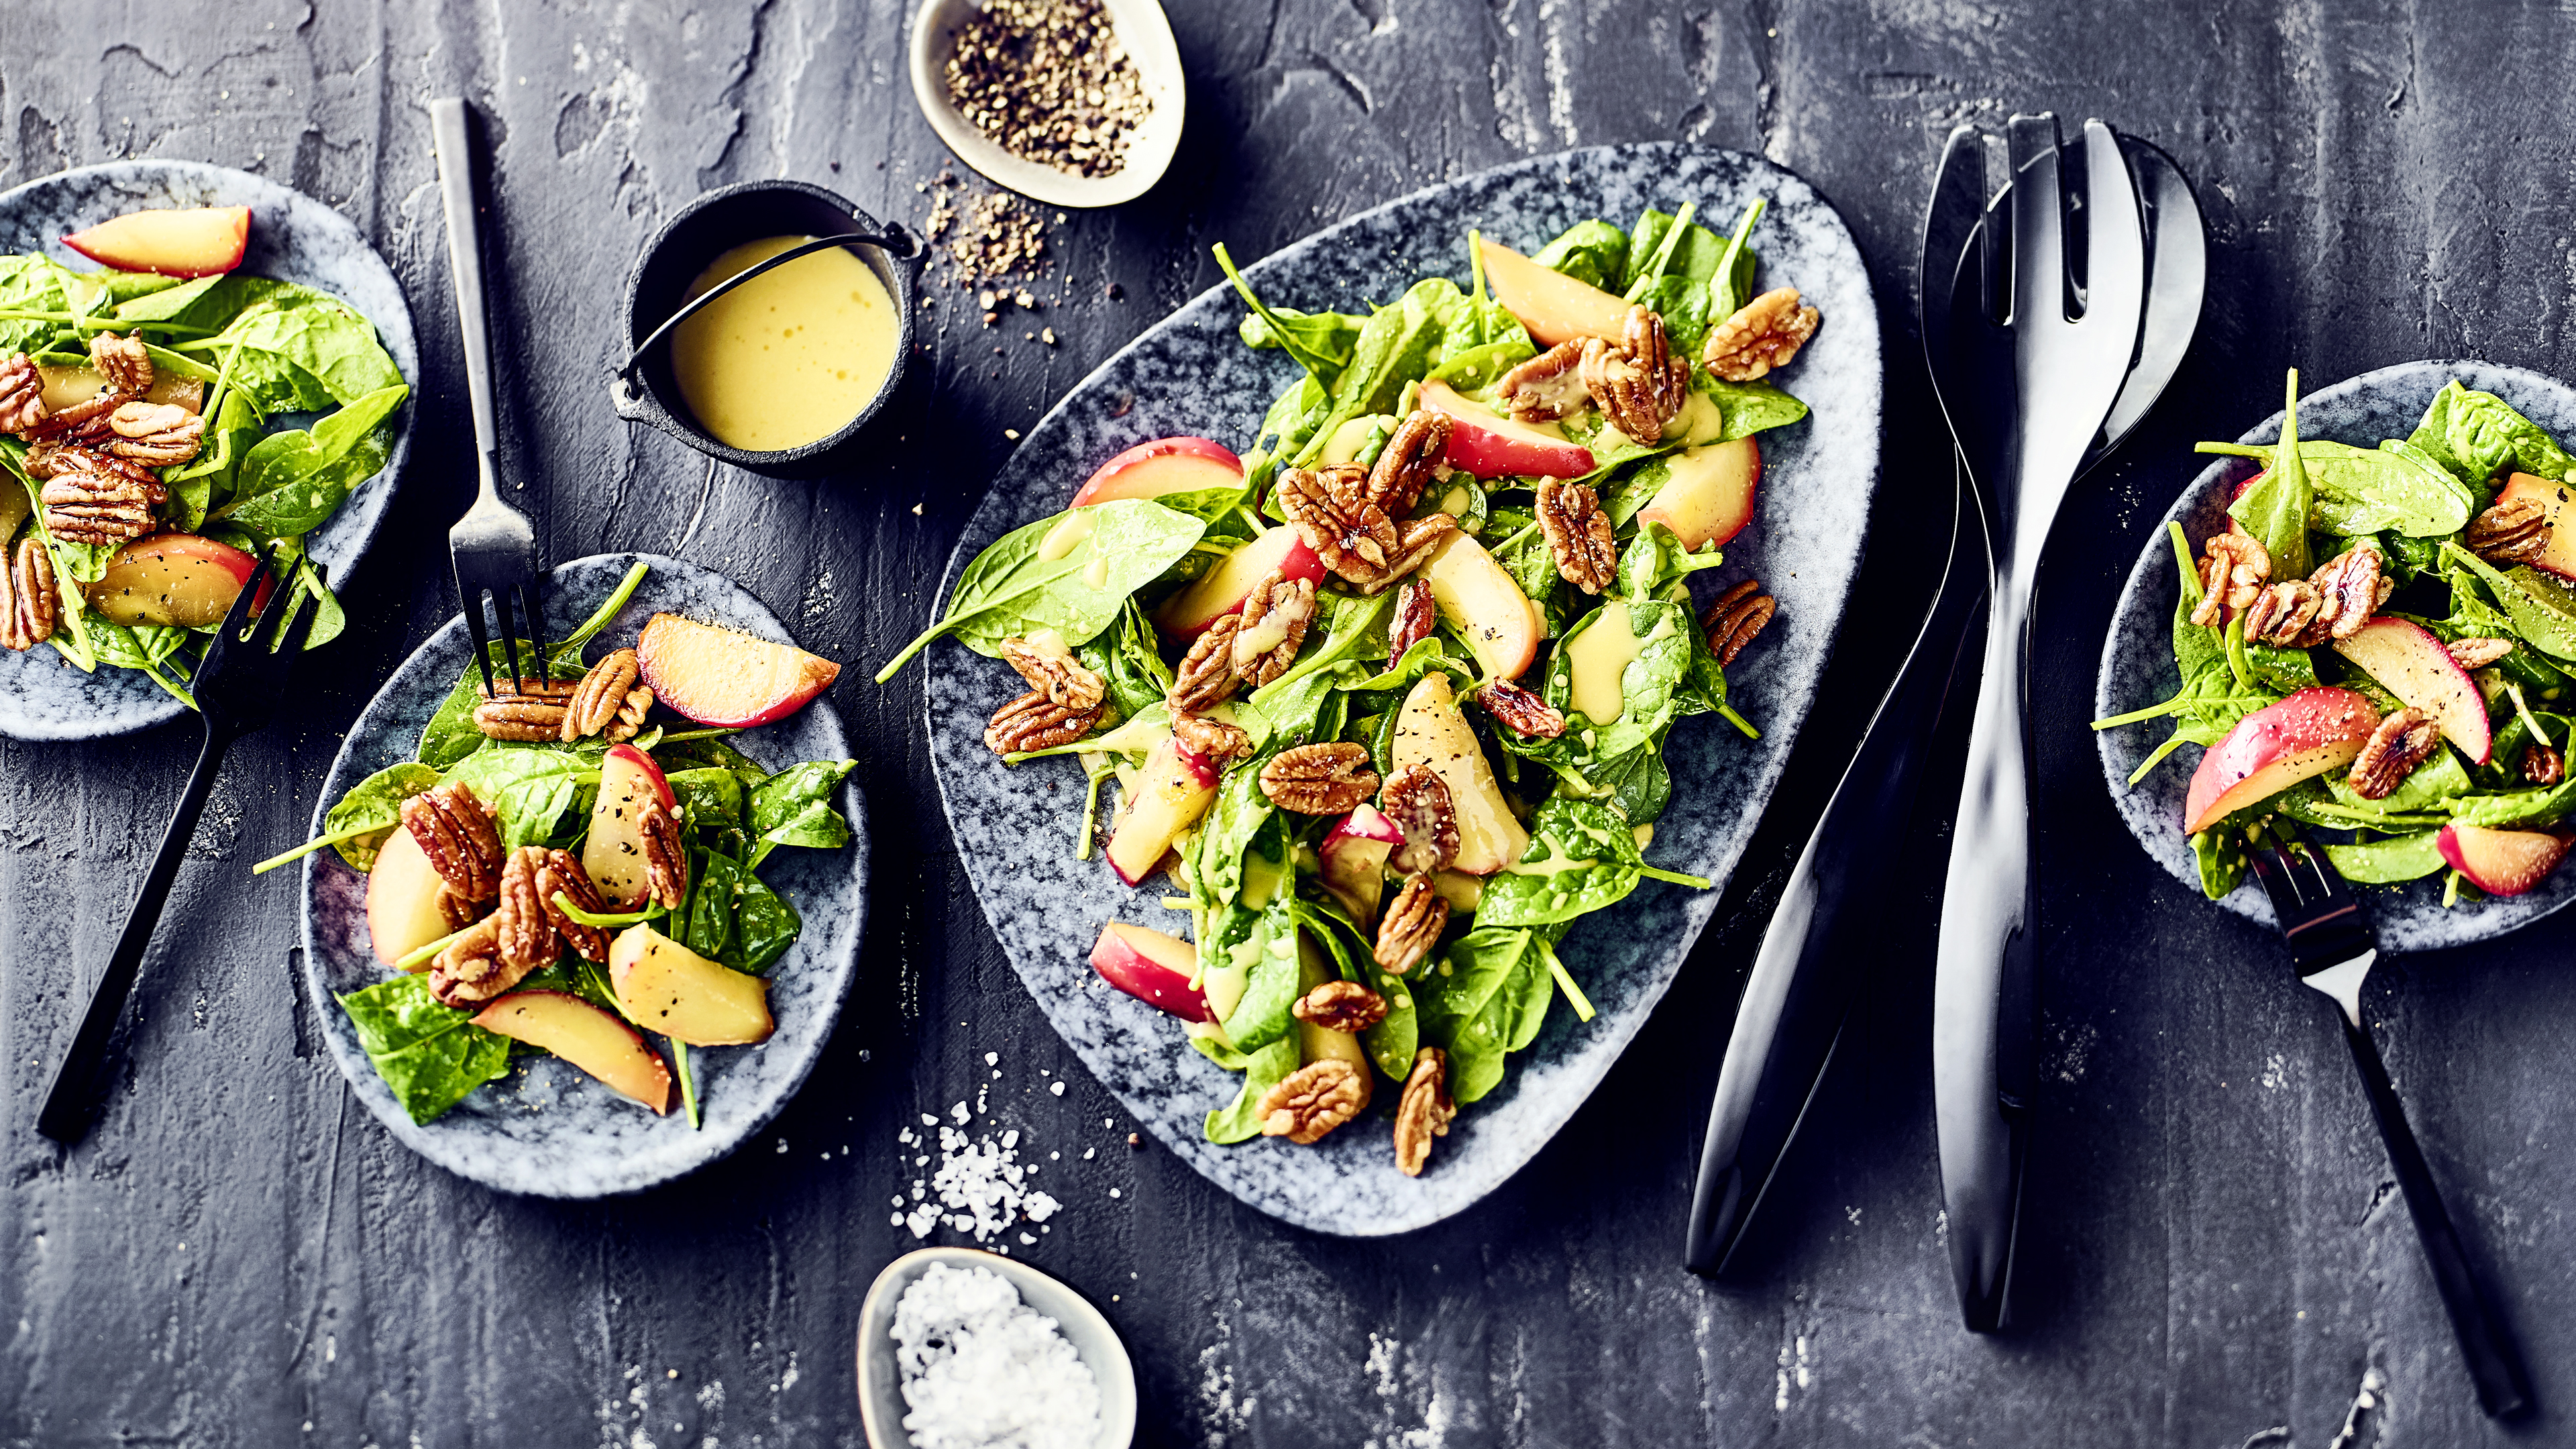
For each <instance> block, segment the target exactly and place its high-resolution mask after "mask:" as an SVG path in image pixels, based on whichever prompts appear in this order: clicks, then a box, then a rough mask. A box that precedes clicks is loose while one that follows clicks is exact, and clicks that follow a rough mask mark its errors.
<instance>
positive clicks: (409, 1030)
mask: <svg viewBox="0 0 2576 1449" xmlns="http://www.w3.org/2000/svg"><path fill="white" fill-rule="evenodd" d="M340 1005H341V1007H342V1009H344V1010H346V1011H347V1012H348V1013H349V1024H350V1025H351V1026H353V1027H355V1028H356V1029H357V1033H358V1045H359V1046H360V1047H361V1048H362V1049H364V1050H365V1052H366V1054H367V1060H369V1061H371V1062H373V1063H375V1067H376V1075H378V1076H380V1077H382V1078H384V1079H385V1085H386V1086H388V1087H391V1088H392V1089H393V1093H394V1100H395V1101H397V1102H400V1103H401V1104H402V1107H403V1110H404V1111H405V1112H408V1113H410V1114H411V1120H413V1121H414V1122H431V1121H435V1120H437V1119H438V1118H439V1117H440V1116H442V1115H444V1114H445V1113H446V1112H447V1110H448V1109H449V1108H451V1107H453V1106H455V1105H456V1104H457V1103H459V1102H461V1101H463V1100H465V1097H466V1094H468V1093H470V1092H472V1091H473V1090H474V1089H475V1088H477V1087H479V1086H481V1085H483V1084H484V1083H485V1082H489V1081H495V1080H498V1079H499V1078H500V1076H501V1074H502V1073H503V1072H506V1071H508V1070H509V1066H510V1039H509V1038H508V1037H505V1036H502V1035H501V1034H499V1033H498V1032H492V1031H486V1030H484V1029H483V1028H482V1027H479V1026H476V1025H475V1024H474V1023H473V1020H472V1019H471V1018H470V1017H469V1016H468V1015H467V1014H466V1013H464V1012H461V1011H452V1010H450V1009H448V1008H447V1007H444V1006H441V1005H439V1004H438V999H437V998H436V997H433V996H431V995H430V994H429V982H428V981H427V979H426V978H424V977H421V976H417V975H411V976H397V977H395V978H394V979H393V980H391V981H385V982H380V983H378V984H377V985H374V986H370V987H368V988H366V989H365V990H363V991H352V992H350V993H348V994H347V995H345V996H343V997H341V998H340Z"/></svg>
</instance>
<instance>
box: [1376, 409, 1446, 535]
mask: <svg viewBox="0 0 2576 1449" xmlns="http://www.w3.org/2000/svg"><path fill="white" fill-rule="evenodd" d="M1448 450H1449V415H1448V414H1447V413H1437V412H1433V411H1432V410H1431V409H1429V408H1415V409H1414V410H1413V411H1412V413H1411V414H1409V415H1407V416H1406V418H1405V420H1404V421H1403V422H1401V423H1398V424H1396V428H1395V436H1394V437H1391V438H1389V439H1387V440H1386V446H1385V447H1384V448H1383V449H1380V450H1379V452H1378V455H1377V462H1376V463H1375V464H1374V465H1373V466H1371V467H1370V469H1369V476H1368V498H1369V501H1370V502H1372V503H1375V504H1376V505H1377V506H1378V507H1380V508H1383V509H1385V510H1386V512H1387V516H1388V517H1390V518H1401V517H1403V516H1404V515H1406V514H1408V513H1411V512H1412V511H1413V508H1414V505H1415V504H1417V503H1420V502H1421V501H1422V490H1423V489H1424V488H1426V487H1428V486H1430V484H1431V481H1432V479H1433V478H1435V477H1437V476H1438V475H1439V474H1440V472H1441V471H1443V470H1444V469H1445V468H1446V466H1447V465H1446V464H1443V463H1442V462H1441V461H1440V457H1441V455H1442V454H1443V453H1446V452H1447V451H1448Z"/></svg>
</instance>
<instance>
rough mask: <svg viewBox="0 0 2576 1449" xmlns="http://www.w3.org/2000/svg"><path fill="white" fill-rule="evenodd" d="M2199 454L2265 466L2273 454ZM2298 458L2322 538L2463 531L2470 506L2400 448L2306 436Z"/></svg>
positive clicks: (2436, 469) (2440, 474)
mask: <svg viewBox="0 0 2576 1449" xmlns="http://www.w3.org/2000/svg"><path fill="white" fill-rule="evenodd" d="M2199 451H2201V452H2203V453H2223V454H2231V455H2233V456H2236V457H2240V458H2253V459H2256V460H2258V461H2260V462H2261V463H2262V464H2263V466H2264V467H2266V468H2269V467H2270V466H2271V465H2272V461H2273V459H2274V458H2275V457H2276V456H2277V455H2278V454H2279V452H2280V450H2279V449H2278V448H2275V447H2267V446H2263V445H2259V444H2245V443H2202V444H2201V445H2200V446H2199ZM2299 461H2300V464H2301V466H2302V467H2303V468H2304V470H2305V471H2306V473H2307V476H2308V487H2309V489H2310V492H2311V495H2312V502H2311V504H2310V507H2311V509H2312V515H2311V518H2310V523H2311V526H2313V527H2314V528H2316V529H2318V530H2320V531H2322V532H2326V533H2342V534H2353V533H2378V532H2380V531H2382V530H2386V531H2389V532H2392V533H2397V534H2401V535H2404V536H2406V537H2410V538H2438V537H2440V536H2441V535H2443V534H2449V533H2457V532H2459V531H2460V530H2461V529H2463V528H2465V527H2467V526H2468V522H2469V514H2470V511H2471V509H2470V505H2471V504H2472V503H2473V502H2474V501H2475V500H2474V499H2473V498H2472V497H2471V496H2470V494H2469V492H2468V490H2467V489H2466V488H2464V487H2462V486H2461V485H2460V481H2459V480H2458V479H2456V478H2454V477H2452V476H2451V475H2450V473H2449V472H2448V471H2447V470H2445V469H2443V468H2442V467H2441V466H2440V465H2439V464H2436V463H2434V462H2433V461H2432V460H2431V459H2429V458H2426V457H2425V456H2424V455H2423V454H2422V453H2420V452H2418V451H2416V450H2414V449H2412V448H2408V447H2406V446H2405V445H2404V444H2393V445H2392V444H2387V443H2383V444H2381V445H2380V446H2379V447H2376V448H2356V447H2354V446H2353V445H2351V444H2350V443H2336V442H2329V441H2325V440H2323V439H2311V440H2309V441H2306V442H2303V443H2301V444H2299Z"/></svg>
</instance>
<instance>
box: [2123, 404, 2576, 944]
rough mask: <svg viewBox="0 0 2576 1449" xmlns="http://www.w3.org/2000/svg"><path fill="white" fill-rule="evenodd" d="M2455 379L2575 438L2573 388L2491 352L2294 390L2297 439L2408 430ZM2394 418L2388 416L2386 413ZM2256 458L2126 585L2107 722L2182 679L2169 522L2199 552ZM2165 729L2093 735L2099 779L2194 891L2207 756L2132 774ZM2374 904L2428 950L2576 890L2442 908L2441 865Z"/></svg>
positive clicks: (2382, 923) (2270, 426) (2487, 933)
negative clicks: (2199, 773) (2185, 812)
mask: <svg viewBox="0 0 2576 1449" xmlns="http://www.w3.org/2000/svg"><path fill="white" fill-rule="evenodd" d="M2455 377H2456V378H2458V379H2459V380H2460V383H2461V385H2462V386H2465V387H2468V388H2471V389H2474V390H2476V391H2479V392H2491V393H2494V394H2495V395H2496V396H2498V397H2500V398H2503V399H2504V400H2505V401H2506V402H2508V403H2511V404H2513V405H2514V406H2515V407H2516V408H2519V409H2521V410H2522V411H2523V413H2524V414H2525V415H2527V416H2529V417H2530V418H2531V419H2532V421H2534V422H2536V423H2538V424H2540V425H2541V426H2542V427H2543V428H2546V429H2548V431H2549V432H2550V433H2551V435H2553V436H2555V437H2559V438H2571V437H2576V388H2571V387H2569V386H2568V385H2567V384H2566V383H2563V382H2560V381H2558V380H2557V379H2556V378H2552V377H2547V376H2544V375H2542V374H2540V373H2537V372H2531V371H2528V370H2526V369H2523V368H2519V367H2505V366H2502V365H2500V364H2497V363H2492V362H2471V361H2442V360H2434V361H2423V362H2402V363H2398V364H2397V365H2395V366H2393V367H2383V368H2380V369H2378V370H2376V371H2373V372H2365V373H2362V374H2360V375H2359V376H2357V377H2352V378H2348V379H2346V380H2344V381H2342V382H2339V383H2336V384H2335V385H2333V386H2332V387H2328V388H2323V389H2320V390H2318V391H2316V392H2313V393H2307V394H2304V395H2302V396H2301V397H2300V399H2299V436H2301V437H2303V438H2326V439H2332V440H2334V441H2336V442H2343V443H2353V444H2358V445H2360V446H2362V447H2371V446H2375V445H2376V444H2377V443H2378V442H2379V441H2380V440H2381V439H2382V438H2402V437H2404V436H2406V435H2407V434H2408V433H2409V432H2411V431H2413V430H2414V427H2415V423H2416V421H2417V420H2418V419H2419V418H2421V417H2422V416H2423V413H2424V409H2425V407H2426V406H2427V405H2428V404H2429V403H2431V402H2432V400H2433V394H2435V393H2437V392H2439V391H2441V389H2442V387H2443V385H2444V384H2445V383H2448V382H2449V381H2450V380H2451V379H2453V378H2455ZM2392 420H2393V421H2392ZM2280 437H2281V414H2279V413H2277V412H2276V413H2274V414H2272V416H2270V417H2268V418H2266V419H2264V420H2263V421H2262V422H2261V423H2260V424H2258V425H2257V426H2255V427H2253V428H2251V429H2249V430H2247V431H2246V433H2245V434H2244V436H2242V437H2240V438H2238V439H2237V441H2238V442H2241V443H2273V442H2278V441H2279V440H2280ZM2254 467H2255V465H2254V463H2253V462H2252V460H2250V459H2245V458H2221V459H2220V460H2219V461H2217V462H2215V463H2212V464H2211V465H2210V466H2209V467H2207V468H2205V469H2203V470H2202V471H2201V473H2200V476H2198V477H2196V478H2194V479H2192V481H2191V485H2190V486H2189V487H2187V488H2185V489H2184V490H2183V491H2182V496H2181V497H2179V498H2177V499H2175V500H2174V505H2173V507H2171V508H2168V509H2166V510H2165V514H2164V518H2163V519H2162V520H2160V521H2159V522H2158V523H2157V524H2156V527H2155V529H2154V531H2153V533H2152V534H2151V535H2150V536H2149V537H2148V540H2147V543H2146V547H2145V548H2144V550H2143V551H2142V552H2141V553H2140V554H2139V556H2138V562H2137V564H2136V566H2135V567H2133V568H2131V569H2130V571H2129V579H2128V582H2127V584H2125V585H2124V586H2123V587H2122V588H2121V590H2120V602H2119V605H2118V607H2117V608H2116V609H2115V610H2114V611H2113V613H2112V616H2111V627H2110V632H2109V633H2108V634H2107V635H2106V636H2105V637H2104V639H2103V643H2102V663H2101V668H2100V671H2099V673H2098V675H2097V676H2096V679H2095V683H2094V690H2093V714H2094V717H2095V718H2096V719H2107V718H2109V717H2110V716H2112V715H2114V714H2120V713H2125V712H2127V711H2129V710H2134V709H2141V708H2144V707H2145V706H2147V705H2150V704H2153V703H2155V702H2156V701H2157V700H2160V699H2169V698H2171V697H2172V696H2173V692H2174V691H2175V690H2176V689H2179V688H2180V687H2181V680H2180V677H2179V676H2178V675H2177V673H2176V671H2175V668H2174V660H2173V644H2172V639H2173V634H2172V624H2173V609H2174V600H2175V598H2176V596H2177V595H2178V594H2179V592H2180V590H2181V587H2182V584H2181V580H2180V578H2179V576H2178V575H2177V573H2176V571H2175V568H2174V558H2173V545H2172V544H2171V543H2170V542H2168V541H2167V538H2166V525H2167V524H2169V523H2175V522H2179V523H2181V524H2182V526H2183V533H2184V534H2185V536H2187V537H2188V538H2190V540H2191V542H2192V545H2193V547H2194V548H2195V549H2197V548H2198V547H2199V546H2200V544H2201V543H2203V542H2204V541H2205V540H2206V539H2207V538H2208V536H2209V534H2210V532H2211V531H2212V530H2213V529H2215V528H2217V527H2219V523H2218V520H2219V518H2220V517H2221V516H2222V514H2223V513H2224V511H2225V509H2226V505H2227V494H2228V492H2229V491H2230V490H2232V489H2233V488H2234V487H2235V485H2236V481H2237V480H2238V479H2240V478H2244V477H2247V476H2249V475H2251V474H2252V473H2253V471H2254ZM2171 732H2172V731H2171V728H2170V727H2169V726H2168V725H2167V724H2166V722H2165V721H2162V720H2148V721H2145V722H2144V723H2141V724H2134V725H2125V726H2122V727H2120V728H2118V729H2108V730H2102V731H2099V732H2097V733H2096V734H2095V736H2094V743H2095V748H2096V749H2097V750H2098V751H2099V752H2100V754H2101V757H2102V776H2103V780H2104V781H2105V783H2107V784H2108V785H2109V787H2110V790H2111V800H2112V803H2113V804H2114V805H2115V806H2117V807H2118V809H2119V811H2120V818H2121V819H2123V820H2125V821H2126V822H2128V826H2129V832H2130V833H2131V834H2132V835H2135V836H2136V837H2137V838H2138V844H2139V845H2141V846H2143V847H2144V848H2145V849H2146V852H2147V854H2148V856H2149V857H2151V858H2152V859H2153V860H2154V861H2155V862H2156V864H2158V865H2160V866H2162V867H2164V869H2165V871H2166V873H2168V874H2170V875H2171V876H2173V877H2174V879H2176V880H2177V881H2180V882H2181V883H2182V884H2183V886H2184V887H2185V888H2186V889H2188V890H2189V891H2190V892H2191V893H2192V894H2193V895H2195V896H2197V895H2199V894H2200V873H2199V868H2198V867H2197V866H2196V865H2194V864H2193V861H2192V855H2191V845H2190V842H2189V839H2188V838H2187V837H2186V836H2184V834H2183V833H2182V829H2181V826H2180V823H2179V822H2180V821H2181V819H2182V808H2183V796H2184V794H2185V792H2186V791H2187V790H2188V788H2189V786H2190V782H2191V774H2192V770H2193V769H2194V768H2195V767H2196V766H2197V765H2198V762H2199V760H2200V755H2201V752H2200V750H2199V749H2197V748H2195V747H2189V746H2186V747H2185V748H2183V749H2180V750H2176V751H2175V752H2174V754H2173V756H2172V757H2171V758H2169V759H2167V760H2165V761H2164V762H2162V763H2161V764H2159V765H2157V766H2156V770H2155V773H2154V774H2152V775H2149V776H2148V777H2147V778H2146V779H2145V780H2143V781H2140V782H2139V783H2138V784H2137V785H2136V786H2135V787H2131V786H2130V785H2129V784H2128V778H2129V772H2130V771H2132V770H2135V769H2136V768H2137V767H2138V763H2139V762H2140V761H2142V760H2144V759H2145V758H2146V757H2147V756H2148V754H2150V753H2151V752H2153V750H2154V749H2155V747H2156V746H2157V745H2159V744H2161V743H2163V741H2164V739H2165V737H2166V736H2167V735H2169V734H2170V733H2171ZM2355 889H2356V891H2357V892H2358V893H2359V894H2360V896H2361V898H2362V900H2363V901H2364V902H2365V903H2366V904H2367V905H2368V907H2369V909H2370V913H2371V920H2372V923H2373V924H2374V925H2375V926H2376V927H2377V929H2378V932H2379V942H2380V945H2381V947H2382V948H2383V949H2386V950H2391V951H2430V950H2438V949H2440V948H2442V947H2445V946H2465V945H2468V944H2470V943H2471V942H2474V941H2484V940H2488V939H2491V938H2493V937H2496V936H2501V935H2503V934H2504V933H2506V932H2507V931H2512V930H2516V929H2519V928H2521V927H2523V926H2527V925H2529V924H2531V923H2532V922H2533V921H2536V920H2539V919H2540V918H2541V917H2543V916H2546V915H2549V914H2550V913H2552V912H2554V911H2556V910H2558V909H2559V908H2560V907H2562V906H2565V905H2566V904H2567V903H2568V902H2569V901H2570V900H2576V871H2564V870H2562V871H2559V872H2557V873H2556V874H2554V875H2552V876H2550V877H2549V879H2547V880H2545V881H2543V882H2541V884H2540V885H2539V886H2538V887H2537V888H2535V889H2533V890H2532V891H2530V892H2528V893H2526V894H2523V895H2519V896H2508V897H2503V898H2500V899H2495V900H2489V901H2483V902H2478V903H2475V904H2470V905H2463V906H2457V907H2454V908H2452V909H2449V910H2444V909H2443V908H2442V878H2441V876H2440V875H2438V874H2436V875H2434V876H2431V877H2427V878H2426V879H2423V880H2416V881H2409V882H2407V883H2405V884H2404V885H2399V886H2358V887H2355ZM2219 904H2220V905H2222V906H2225V907H2226V908H2227V909H2228V910H2231V911H2234V912H2235V913H2236V914H2238V915H2240V916H2243V917H2244V918H2246V919H2247V920H2249V921H2253V922H2256V923H2258V924H2260V925H2264V926H2270V925H2272V924H2274V917H2273V915H2272V903H2271V902H2270V901H2269V900H2267V899H2265V897H2264V895H2263V892H2262V890H2261V889H2260V888H2259V887H2257V886H2255V885H2254V884H2253V883H2252V882H2251V881H2248V882H2247V883H2245V884H2242V885H2239V886H2238V887H2237V888H2236V889H2235V890H2233V891H2230V892H2229V893H2228V894H2227V896H2226V898H2225V899H2224V900H2221V901H2220V902H2219Z"/></svg>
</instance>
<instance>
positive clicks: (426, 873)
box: [367, 825, 456, 971]
mask: <svg viewBox="0 0 2576 1449" xmlns="http://www.w3.org/2000/svg"><path fill="white" fill-rule="evenodd" d="M446 894H447V882H446V881H445V880H444V879H442V878H441V877H440V876H439V873H438V868H437V867H435V866H433V865H431V864H430V863H429V855H428V853H427V852H426V851H423V850H422V849H421V848H420V842H419V841H417V840H414V839H413V838H412V834H411V832H410V831H408V830H405V829H403V828H402V827H401V826H399V825H397V826H395V827H394V832H393V834H391V835H388V836H386V837H385V844H384V848H383V849H381V850H379V851H377V852H376V868H375V869H374V870H371V871H369V872H367V937H368V941H369V944H371V945H372V946H374V948H375V952H376V959H377V960H379V961H382V962H383V963H385V964H386V965H388V966H391V965H393V964H394V963H395V962H397V961H400V960H401V959H402V958H404V957H405V956H408V955H410V954H411V953H412V952H414V951H417V950H419V949H420V948H421V947H423V946H426V945H428V944H429V943H430V942H432V941H435V940H437V939H438V938H439V937H441V936H444V935H447V934H448V933H449V932H451V931H453V930H455V929H456V928H455V927H453V926H450V925H449V924H447V912H446V910H445V909H444V908H443V907H442V906H441V905H440V904H439V902H440V899H441V898H442V897H444V896H445V895H446ZM413 969H414V970H418V971H426V970H428V969H429V963H428V962H427V961H423V962H421V963H420V964H419V965H418V966H416V967H414V968H413Z"/></svg>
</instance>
